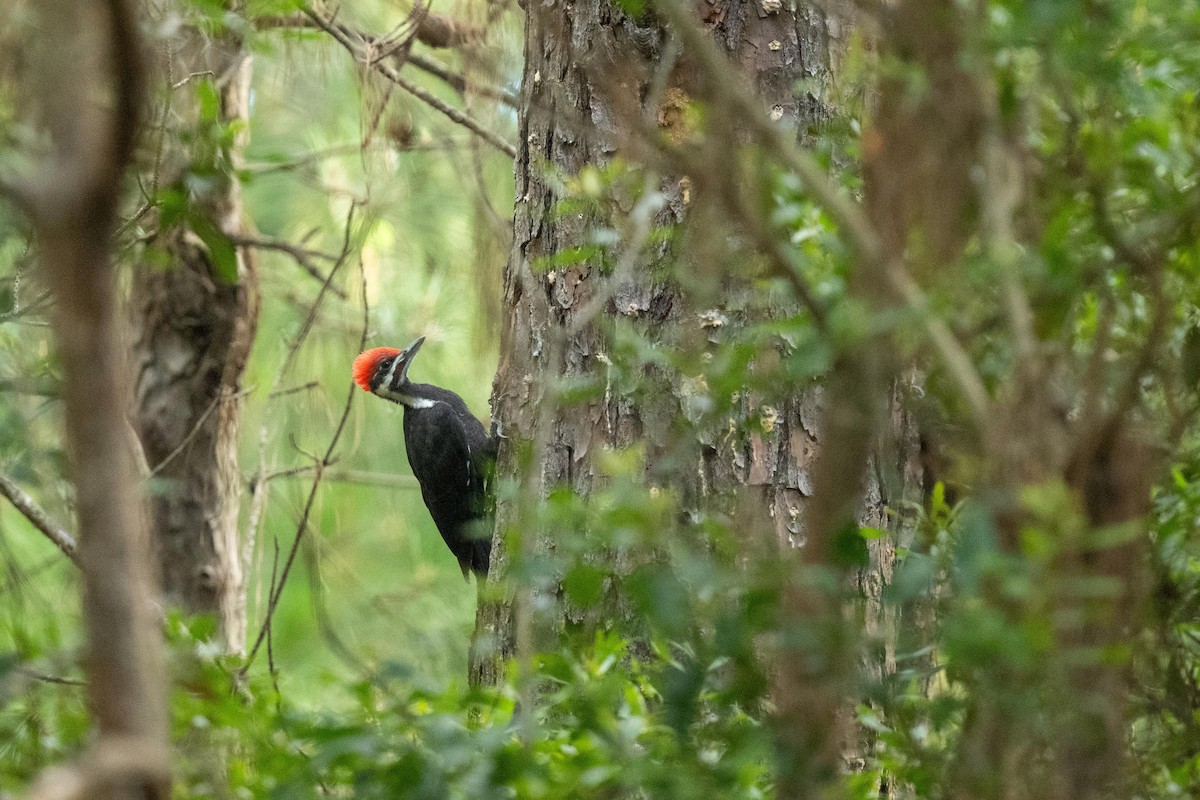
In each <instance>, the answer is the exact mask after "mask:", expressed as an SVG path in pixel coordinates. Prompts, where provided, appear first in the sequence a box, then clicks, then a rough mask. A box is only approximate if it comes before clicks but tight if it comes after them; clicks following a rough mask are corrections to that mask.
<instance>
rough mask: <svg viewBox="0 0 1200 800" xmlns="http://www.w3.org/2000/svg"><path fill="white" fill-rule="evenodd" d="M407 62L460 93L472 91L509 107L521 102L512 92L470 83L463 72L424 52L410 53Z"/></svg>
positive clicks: (514, 106)
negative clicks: (456, 70)
mask: <svg viewBox="0 0 1200 800" xmlns="http://www.w3.org/2000/svg"><path fill="white" fill-rule="evenodd" d="M407 62H408V63H409V64H412V65H413V66H414V67H416V68H417V69H419V70H421V71H422V72H427V73H429V74H430V75H432V76H434V77H435V78H440V79H441V80H442V81H444V82H445V83H446V85H447V86H449V87H450V88H451V89H454V90H455V91H456V92H458V93H459V94H466V93H467V92H470V93H471V94H474V95H478V96H480V97H486V98H488V99H489V100H495V101H497V102H500V103H503V104H504V105H506V106H508V107H509V108H517V107H518V106H519V104H520V100H519V99H518V98H517V96H516V95H515V94H513V93H512V92H509V91H506V90H504V89H498V88H496V87H494V86H481V85H479V84H477V83H474V82H472V83H470V84H468V82H467V78H466V76H465V75H463V74H462V73H461V72H455V71H454V70H452V69H450V68H449V67H448V66H446V65H445V64H443V63H442V62H440V61H438V60H437V59H436V58H432V57H431V56H427V55H425V54H423V53H409V54H408V59H407Z"/></svg>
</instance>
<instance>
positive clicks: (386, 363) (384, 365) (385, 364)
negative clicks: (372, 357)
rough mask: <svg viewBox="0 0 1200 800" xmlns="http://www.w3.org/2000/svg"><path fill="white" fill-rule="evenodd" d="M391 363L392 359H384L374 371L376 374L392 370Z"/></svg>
mask: <svg viewBox="0 0 1200 800" xmlns="http://www.w3.org/2000/svg"><path fill="white" fill-rule="evenodd" d="M392 361H393V359H390V358H385V359H384V360H383V361H380V362H379V366H378V367H377V368H376V369H375V371H376V372H387V371H388V370H389V369H391V368H392Z"/></svg>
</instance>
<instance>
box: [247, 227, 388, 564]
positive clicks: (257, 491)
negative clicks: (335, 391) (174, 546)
mask: <svg viewBox="0 0 1200 800" xmlns="http://www.w3.org/2000/svg"><path fill="white" fill-rule="evenodd" d="M357 208H358V204H357V203H351V205H350V210H349V211H348V212H347V214H346V224H345V227H344V229H343V232H342V250H341V253H340V254H339V255H338V258H337V262H336V263H334V265H333V266H332V267H331V268H330V270H329V274H328V275H327V276H326V277H325V281H324V283H322V284H321V291H320V292H318V293H317V297H316V299H314V300H313V302H312V306H311V307H310V308H309V313H308V314H307V315H306V317H305V320H304V323H303V324H302V325H301V328H300V331H299V332H298V333H297V334H296V338H295V339H293V340H292V342H291V344H290V345H289V346H288V351H287V354H286V355H285V356H284V358H283V362H282V363H281V364H280V367H279V370H278V371H277V372H276V373H275V378H274V380H273V381H272V384H271V390H270V394H273V393H274V392H276V391H278V390H279V387H280V386H281V385H282V384H283V379H284V378H285V377H286V376H287V375H288V373H289V372H290V371H291V366H292V363H293V362H294V361H295V358H296V354H297V353H298V352H299V351H300V347H301V345H303V344H304V341H305V339H306V338H307V337H308V334H309V332H310V331H311V330H312V324H313V321H314V320H315V319H316V316H317V311H318V309H319V308H320V306H321V303H322V301H323V300H324V298H325V296H326V293H327V292H328V290H329V286H330V282H331V281H332V280H333V278H334V276H335V275H337V273H338V272H339V271H340V269H341V267H342V265H343V264H345V263H346V261H347V260H348V259H349V257H350V251H351V249H352V242H353V240H352V235H353V225H354V217H355V211H356V210H357ZM364 302H365V301H364ZM268 396H269V395H268ZM270 422H271V409H270V407H268V408H267V411H266V413H265V414H264V417H263V423H262V426H261V427H260V428H259V432H258V471H257V472H256V473H255V476H254V479H253V480H252V481H251V484H250V485H251V494H250V511H249V513H248V515H247V519H246V535H245V537H244V538H243V539H242V564H243V567H244V568H245V569H246V570H247V572H249V570H250V567H251V562H252V560H253V557H254V552H255V544H256V542H257V539H258V528H259V525H260V524H261V522H262V515H263V509H264V508H265V507H266V502H267V482H266V481H265V480H263V478H264V477H265V475H266V474H267V432H268V429H269V425H270Z"/></svg>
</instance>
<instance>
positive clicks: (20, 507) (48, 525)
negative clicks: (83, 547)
mask: <svg viewBox="0 0 1200 800" xmlns="http://www.w3.org/2000/svg"><path fill="white" fill-rule="evenodd" d="M0 494H3V495H4V496H5V497H7V498H8V500H9V502H11V503H12V504H13V506H15V507H16V509H17V511H20V512H21V515H22V516H23V517H25V519H27V520H29V522H30V523H31V524H32V525H33V527H35V528H37V529H38V530H39V531H41V532H42V533H44V534H45V535H46V538H48V539H49V540H50V541H52V542H54V546H55V547H57V548H58V549H59V550H61V551H62V552H63V555H65V556H66V557H67V558H69V559H71V560H72V561H73V562H75V565H76V566H78V565H79V545H78V543H76V541H75V537H74V536H72V535H71V534H69V533H67V530H66V528H64V527H63V526H62V525H60V524H58V522H56V521H55V520H54V518H53V517H51V516H50V515H49V514H48V513H46V510H45V509H44V508H42V507H41V506H40V505H38V504H37V501H35V500H34V499H33V498H32V497H30V496H29V495H28V494H26V493H25V491H24V490H23V489H22V488H21V487H20V486H18V485H17V484H15V483H13V482H12V480H10V479H9V477H8V476H7V475H3V474H0Z"/></svg>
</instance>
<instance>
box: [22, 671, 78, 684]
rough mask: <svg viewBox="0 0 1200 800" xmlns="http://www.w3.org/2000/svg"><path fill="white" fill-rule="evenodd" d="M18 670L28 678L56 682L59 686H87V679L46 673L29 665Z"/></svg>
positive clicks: (43, 681)
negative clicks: (82, 679)
mask: <svg viewBox="0 0 1200 800" xmlns="http://www.w3.org/2000/svg"><path fill="white" fill-rule="evenodd" d="M16 671H17V672H19V673H20V674H22V675H24V676H25V677H27V678H32V679H33V680H35V681H41V682H42V683H54V684H57V685H59V686H87V681H81V680H77V679H75V678H62V677H59V676H58V675H46V674H45V673H42V672H38V671H36V670H32V669H30V668H29V667H17V668H16Z"/></svg>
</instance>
